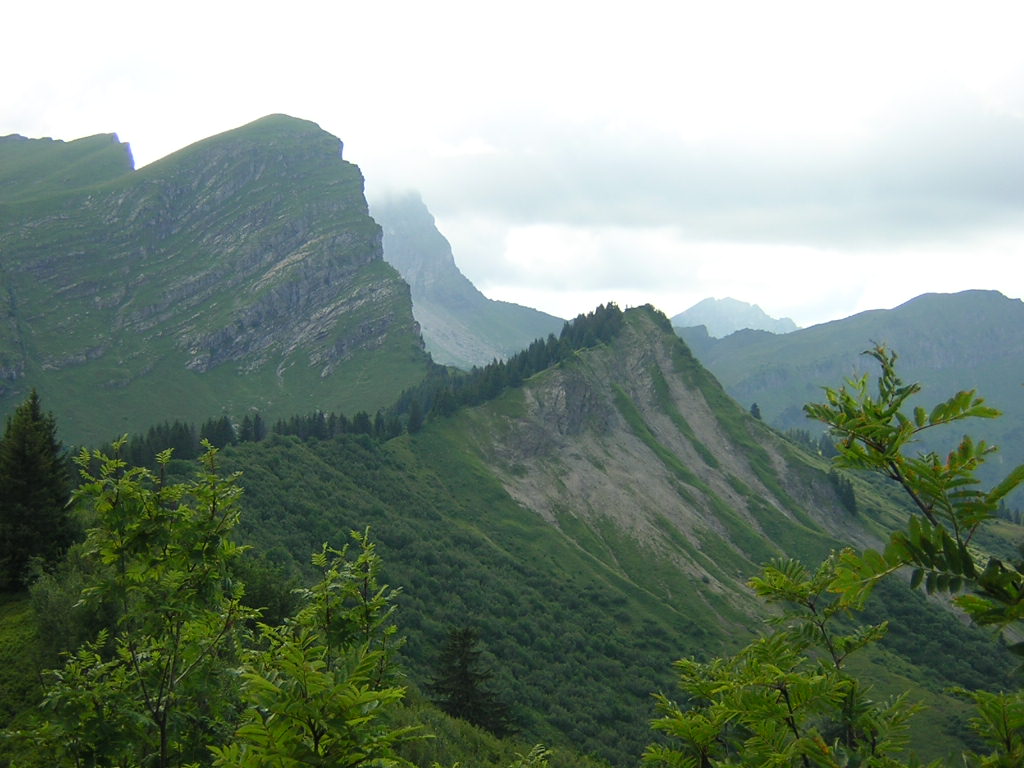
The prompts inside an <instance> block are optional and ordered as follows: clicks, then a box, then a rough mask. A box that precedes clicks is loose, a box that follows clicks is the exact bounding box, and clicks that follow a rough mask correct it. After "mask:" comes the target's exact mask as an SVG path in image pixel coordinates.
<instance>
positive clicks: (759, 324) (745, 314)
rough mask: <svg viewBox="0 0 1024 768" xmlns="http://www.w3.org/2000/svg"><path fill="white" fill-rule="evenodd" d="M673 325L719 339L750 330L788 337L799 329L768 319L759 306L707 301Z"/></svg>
mask: <svg viewBox="0 0 1024 768" xmlns="http://www.w3.org/2000/svg"><path fill="white" fill-rule="evenodd" d="M672 325H673V326H676V327H678V328H692V327H695V326H699V325H703V326H704V327H705V328H706V329H707V332H708V335H709V336H713V337H714V338H716V339H720V338H722V337H723V336H728V335H729V334H730V333H734V332H736V331H742V330H744V329H747V328H749V329H752V330H756V331H770V332H771V333H789V332H790V331H795V330H796V327H797V326H796V323H794V322H793V321H792V320H790V319H789V318H788V317H783V318H780V319H776V318H774V317H770V316H769V315H767V314H766V313H765V312H764V310H762V309H761V308H760V307H759V306H757V305H756V304H747V303H746V302H744V301H738V300H737V299H731V298H724V299H711V298H709V299H704V300H703V301H700V302H698V303H696V304H694V305H693V306H692V307H690V308H689V309H688V310H686V311H685V312H680V313H679V314H678V315H676V316H675V317H673V318H672Z"/></svg>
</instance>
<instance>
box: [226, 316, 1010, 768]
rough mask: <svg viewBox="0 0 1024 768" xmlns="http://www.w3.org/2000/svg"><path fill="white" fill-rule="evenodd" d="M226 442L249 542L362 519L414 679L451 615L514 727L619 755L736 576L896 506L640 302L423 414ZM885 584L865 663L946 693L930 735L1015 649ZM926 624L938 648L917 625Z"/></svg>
mask: <svg viewBox="0 0 1024 768" xmlns="http://www.w3.org/2000/svg"><path fill="white" fill-rule="evenodd" d="M225 455H226V457H227V458H228V460H229V465H230V468H232V469H240V470H242V471H243V474H242V482H243V484H244V485H245V488H246V493H245V498H246V500H247V501H246V505H247V507H246V514H245V522H244V526H245V528H246V536H247V541H250V542H251V543H253V544H254V545H255V548H256V551H257V552H269V553H271V555H272V557H273V559H274V561H275V562H278V563H280V562H283V561H284V558H285V555H284V553H291V554H292V557H293V558H294V562H300V561H301V562H307V563H308V553H309V552H310V551H312V550H313V549H319V545H320V543H321V542H323V541H331V542H335V543H337V542H340V541H343V540H344V539H345V537H346V536H347V532H348V531H350V530H363V529H364V528H366V527H367V526H370V527H371V528H372V530H373V532H374V535H375V537H376V539H377V541H378V542H379V551H380V553H381V555H382V556H383V558H384V561H385V564H386V574H385V579H386V581H387V583H389V584H392V585H400V586H401V587H402V589H403V592H402V597H401V601H400V612H399V614H400V619H399V621H400V624H401V627H402V629H403V631H404V632H405V634H406V635H407V636H408V645H407V646H406V649H405V652H404V653H405V656H404V658H405V660H406V666H407V669H408V670H409V674H410V680H411V681H412V682H413V683H415V684H417V685H422V684H424V683H425V682H426V681H428V680H429V679H430V675H431V671H432V666H431V665H432V663H433V661H434V659H435V658H436V655H437V651H438V649H439V648H440V647H441V645H442V644H443V642H444V638H445V636H446V633H447V631H448V629H449V628H451V627H461V626H470V627H472V628H474V629H476V630H478V631H479V634H480V637H481V639H482V640H483V642H484V644H485V646H484V647H485V649H486V656H485V658H486V659H487V660H488V661H489V663H490V665H491V666H492V668H493V669H494V671H495V682H496V684H497V685H498V686H500V690H501V692H502V694H503V697H504V698H506V699H507V700H510V701H513V702H515V707H514V710H515V712H514V714H515V716H516V719H517V722H518V724H519V726H520V729H521V731H522V734H523V738H526V739H530V740H540V741H543V742H544V743H546V744H549V745H553V746H558V745H566V744H571V745H573V746H574V747H575V748H576V749H578V750H580V751H582V752H584V753H591V754H596V755H599V756H601V757H603V758H605V759H608V760H610V761H612V762H613V763H614V764H616V765H634V764H635V763H636V759H637V756H638V755H639V754H640V751H641V749H642V747H643V745H644V744H645V743H647V742H649V741H650V740H651V732H650V729H649V720H650V718H651V715H652V711H651V693H652V692H655V691H664V692H666V693H668V694H669V695H674V694H675V693H676V692H675V691H674V689H673V686H672V674H671V664H672V661H674V660H675V659H677V658H680V657H684V656H691V655H693V656H697V657H698V658H707V657H708V655H715V654H720V653H725V652H727V651H728V650H729V649H733V648H735V647H737V645H739V644H741V643H742V642H744V640H745V639H747V638H749V637H750V636H751V634H752V633H754V632H756V631H757V630H758V629H759V627H760V626H761V617H762V616H763V615H764V606H762V605H761V604H759V603H758V602H757V601H756V600H755V599H754V597H753V595H752V593H751V591H750V590H749V588H748V587H747V586H746V580H747V579H748V578H749V577H751V576H752V575H754V574H755V573H756V572H757V570H758V567H759V565H760V564H762V563H764V562H765V561H767V560H768V559H769V558H771V557H773V556H775V555H779V554H782V553H786V554H788V555H791V556H796V557H800V558H801V559H803V560H804V561H805V562H807V563H812V564H813V563H817V562H818V561H819V560H820V559H821V558H822V557H823V556H824V555H825V554H826V553H828V552H829V551H830V550H832V549H834V548H838V547H840V546H844V545H854V546H862V545H865V544H869V543H872V542H877V541H878V540H879V537H880V536H881V535H882V533H883V532H884V531H885V530H886V528H887V527H889V526H891V525H892V524H893V523H894V521H895V520H897V519H898V516H901V515H902V514H903V513H902V512H901V511H900V502H899V500H898V497H896V496H895V495H894V494H893V491H892V489H890V488H888V487H886V486H882V485H878V484H874V483H869V482H866V481H865V480H863V479H861V478H852V480H851V482H852V484H853V486H854V488H855V493H856V495H857V499H858V507H859V509H860V510H861V512H858V513H856V514H854V513H851V512H850V511H849V510H848V508H847V507H846V506H844V503H843V502H842V500H841V499H840V497H839V495H838V493H837V489H836V486H835V484H834V482H833V480H832V479H831V478H830V476H829V465H828V464H827V463H826V462H825V461H824V460H823V459H821V458H820V457H817V456H809V455H807V454H804V453H803V452H801V451H800V450H799V449H798V448H797V447H796V446H795V445H794V444H793V443H791V442H789V441H787V440H785V439H783V438H782V437H780V436H779V435H778V434H777V433H775V432H774V431H773V430H771V429H770V428H768V427H767V426H766V425H765V424H764V423H762V422H759V421H757V420H755V419H753V418H752V417H750V416H749V414H748V413H747V412H746V409H745V408H743V407H740V406H739V405H737V404H736V403H735V402H734V401H732V400H731V399H730V398H729V397H728V396H727V395H726V393H725V392H724V391H723V390H722V388H721V386H720V385H719V384H718V383H717V382H716V381H715V379H714V378H713V377H712V376H711V375H710V374H709V373H708V372H707V370H705V369H704V368H703V367H702V366H701V365H700V364H699V363H698V362H697V361H696V360H695V359H694V358H693V356H692V355H691V354H690V352H689V350H688V349H687V347H686V346H685V344H684V343H683V342H682V341H680V340H679V339H678V338H677V337H676V336H675V335H674V334H673V333H672V332H671V329H670V327H669V325H668V321H667V319H666V318H665V317H664V316H661V315H658V314H657V313H655V312H654V311H653V310H650V309H647V308H638V309H634V310H629V311H627V312H626V313H624V315H623V319H622V327H621V328H620V329H619V331H618V332H617V333H616V334H615V335H614V337H612V338H611V339H610V340H609V341H607V342H602V343H595V344H594V345H592V346H590V347H587V348H582V349H578V350H577V351H575V352H572V353H570V354H568V355H566V356H564V357H563V358H562V360H561V362H559V363H558V364H557V365H554V366H552V367H549V368H546V369H544V370H541V371H540V372H538V373H536V374H534V375H532V376H530V377H529V378H527V379H525V380H524V381H522V383H521V384H520V385H519V386H515V387H510V388H506V389H505V390H504V391H503V392H502V393H501V394H500V395H498V396H497V397H496V398H494V399H492V400H490V401H488V402H485V403H482V404H480V405H478V406H474V407H468V408H461V409H459V410H457V411H456V412H454V413H453V414H452V415H451V416H447V417H442V416H437V415H435V416H434V417H433V418H432V419H430V420H429V421H428V422H427V424H426V425H425V427H424V428H423V429H422V430H421V431H419V432H416V433H415V434H411V435H409V434H406V435H403V436H402V437H400V438H396V439H393V440H390V441H388V442H386V443H376V442H373V441H371V440H369V439H368V438H366V437H365V436H361V437H353V436H344V437H342V438H337V439H332V440H310V441H308V442H302V441H300V440H299V439H298V438H295V437H283V436H280V435H277V436H272V437H271V438H270V439H268V440H266V441H264V442H260V443H249V444H244V445H240V446H237V447H234V448H230V449H228V450H227V451H226V453H225ZM1007 525H1008V524H1007ZM877 599H878V601H879V603H880V604H881V605H882V606H884V608H882V609H881V615H882V616H886V615H890V616H891V615H892V613H894V612H899V613H900V615H903V616H906V615H908V614H907V613H906V612H910V614H912V615H913V617H914V618H912V619H911V620H910V621H909V622H906V623H901V622H894V624H896V625H899V626H903V627H904V632H903V633H900V632H898V630H897V629H894V630H893V632H892V635H893V637H892V639H891V641H890V640H887V641H886V644H883V646H882V647H881V648H879V650H878V652H877V653H873V654H872V656H871V658H870V659H866V660H865V663H866V664H867V666H868V668H869V670H870V674H871V676H872V677H873V679H874V680H875V681H876V682H877V683H878V685H879V686H880V690H883V691H885V692H886V694H885V695H888V693H889V692H892V691H894V690H900V689H902V688H905V687H908V686H910V687H913V688H914V689H915V693H914V695H915V696H919V697H921V698H923V699H924V700H926V701H928V702H929V703H931V704H933V705H934V706H935V707H936V709H935V711H934V712H933V713H932V714H930V715H923V716H922V717H923V718H924V719H923V720H922V723H923V726H924V730H923V731H922V732H921V735H920V737H919V742H920V744H917V746H919V747H922V748H924V749H925V750H926V754H932V755H939V754H943V752H944V751H945V750H948V749H951V748H955V745H956V743H957V739H958V738H959V736H958V735H957V734H958V733H962V731H961V730H958V729H960V728H961V727H962V723H959V721H958V720H957V717H958V716H959V715H960V713H962V712H963V705H962V704H960V703H957V702H955V701H953V700H952V699H949V698H947V697H945V696H944V695H943V694H941V693H940V692H941V690H942V689H943V687H944V686H946V685H949V684H952V683H954V682H957V681H960V682H962V683H963V684H968V685H970V684H973V682H974V681H971V680H970V676H971V675H974V674H977V675H979V676H980V679H986V678H985V675H994V676H995V677H998V674H999V673H998V672H997V671H996V672H994V671H993V670H998V669H1000V668H1002V669H1008V668H1010V667H1011V666H1012V664H1010V663H1009V662H1008V656H1006V655H1005V654H1003V653H1002V652H998V653H993V654H983V653H978V654H973V653H971V652H968V653H967V654H966V655H964V653H961V652H959V651H954V650H953V649H955V648H961V649H963V648H975V649H977V648H989V647H990V644H991V641H990V639H989V638H988V636H987V635H985V634H984V633H983V632H982V631H980V630H976V629H971V628H969V627H964V626H963V625H961V624H960V623H959V622H958V621H957V620H956V619H955V618H954V617H953V616H952V615H951V614H947V613H945V612H943V611H936V610H934V609H929V608H928V607H927V606H926V603H925V601H924V599H923V598H921V597H920V596H919V595H917V594H914V593H909V592H907V591H906V590H905V588H903V589H901V588H900V587H899V585H896V584H894V585H891V591H886V590H882V591H880V593H879V595H878V596H877ZM890 611H891V612H890ZM925 626H927V627H928V632H929V633H930V637H933V638H935V640H936V642H937V643H938V644H939V647H938V648H934V647H933V644H927V645H926V644H923V643H921V642H920V641H919V640H917V641H916V640H914V638H913V630H914V628H915V627H925ZM907 628H909V629H907ZM949 638H955V640H952V639H949ZM947 641H948V642H947ZM924 650H927V653H924V652H923V651H924ZM965 659H966V660H967V661H966V663H965V661H964V660H965ZM1000 665H1003V666H1002V667H1000ZM907 676H910V677H909V678H908V677H907ZM924 679H927V680H928V681H929V683H928V686H927V687H926V688H925V687H921V685H920V681H921V680H924ZM987 679H988V680H989V681H990V682H991V680H992V679H993V678H992V677H989V678H987Z"/></svg>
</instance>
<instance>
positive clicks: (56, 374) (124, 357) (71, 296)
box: [0, 115, 428, 443]
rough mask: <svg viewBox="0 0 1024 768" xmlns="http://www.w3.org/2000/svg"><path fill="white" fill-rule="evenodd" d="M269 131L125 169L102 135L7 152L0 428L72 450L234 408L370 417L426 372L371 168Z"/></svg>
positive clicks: (331, 145) (296, 127) (291, 133)
mask: <svg viewBox="0 0 1024 768" xmlns="http://www.w3.org/2000/svg"><path fill="white" fill-rule="evenodd" d="M341 149H342V147H341V142H340V141H339V140H338V139H336V138H335V137H333V136H330V135H329V134H327V133H325V132H323V131H321V130H320V129H319V128H318V127H317V126H316V125H315V124H313V123H309V122H305V121H301V120H295V119H293V118H289V117H285V116H283V115H276V116H271V117H267V118H263V119H262V120H258V121H256V122H254V123H252V124H250V125H247V126H244V127H242V128H239V129H236V130H234V131H229V132H227V133H225V134H222V135H220V136H215V137H213V138H210V139H207V140H205V141H202V142H199V143H197V144H195V145H193V146H191V147H188V148H186V149H183V150H181V151H179V152H177V153H175V154H173V155H171V156H169V157H166V158H164V159H162V160H160V161H157V162H155V163H153V164H151V165H149V166H146V167H145V168H143V169H141V170H138V171H132V170H131V158H130V156H129V154H128V151H127V148H126V147H125V146H124V145H121V144H118V143H117V142H116V140H114V139H113V138H112V137H110V136H106V137H92V138H90V139H82V140H80V141H76V142H70V143H67V144H65V143H63V142H54V141H50V140H26V139H22V138H20V137H8V138H5V139H3V140H2V142H0V153H2V157H3V162H0V169H2V170H0V254H2V255H0V301H2V302H3V312H2V317H3V319H2V320H0V412H7V413H9V412H10V411H11V410H13V408H14V406H15V405H16V404H17V403H18V402H21V401H22V400H23V399H24V398H25V396H26V395H27V394H28V391H29V390H30V389H31V388H32V387H35V388H36V389H37V390H38V391H39V393H40V394H41V395H42V397H43V398H44V400H45V401H46V402H47V403H48V405H49V407H50V408H52V409H53V411H54V413H55V414H56V416H57V418H58V420H59V422H60V423H61V426H62V430H63V436H64V439H65V440H67V441H69V442H72V443H82V442H93V443H96V442H99V441H102V440H107V439H109V438H110V437H111V436H112V435H116V434H118V433H123V432H134V431H139V430H143V429H145V428H146V427H148V425H149V424H152V423H153V422H154V421H158V420H161V419H167V420H168V421H170V422H174V421H175V420H183V421H191V422H200V421H202V420H203V419H206V418H209V417H210V416H211V415H212V414H217V413H221V412H225V413H227V414H228V415H230V416H231V417H232V419H233V420H235V421H239V422H240V421H241V420H242V418H243V417H244V416H245V415H246V414H251V413H254V412H259V413H260V414H261V415H262V416H263V418H264V419H265V420H268V421H271V420H275V419H277V418H280V417H287V416H290V415H291V414H293V413H300V412H303V411H308V410H310V409H312V408H314V407H316V408H320V409H323V410H342V411H346V412H355V411H358V410H367V411H370V412H374V411H376V410H377V409H378V408H381V407H383V406H386V405H388V404H390V403H391V402H392V401H393V400H394V399H395V397H396V396H397V395H398V393H399V392H401V391H402V390H403V389H404V388H406V387H408V386H410V385H412V384H413V383H415V382H416V381H418V380H419V379H420V378H422V376H423V375H424V373H425V371H426V368H427V365H428V358H427V356H426V354H425V353H424V351H423V349H422V340H421V339H420V337H419V334H418V332H417V328H416V324H415V322H414V320H413V316H412V310H411V303H410V299H409V289H408V286H407V285H406V284H405V283H403V282H402V280H401V279H400V278H399V276H398V274H397V273H396V272H395V270H394V269H393V268H392V267H390V266H389V265H388V264H386V263H385V262H384V261H383V259H382V256H381V231H380V228H379V227H378V226H377V224H376V223H375V222H374V221H373V219H371V218H370V216H369V213H368V210H367V206H366V201H365V199H364V197H363V179H362V175H361V174H360V172H359V169H358V168H356V167H355V166H354V165H351V164H350V163H347V162H345V161H344V160H343V159H342V158H341Z"/></svg>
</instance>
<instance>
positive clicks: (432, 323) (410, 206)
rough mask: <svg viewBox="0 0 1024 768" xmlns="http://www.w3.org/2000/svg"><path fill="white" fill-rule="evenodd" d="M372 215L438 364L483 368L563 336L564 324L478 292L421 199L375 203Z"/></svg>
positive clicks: (386, 255)
mask: <svg viewBox="0 0 1024 768" xmlns="http://www.w3.org/2000/svg"><path fill="white" fill-rule="evenodd" d="M371 213H372V214H373V217H374V218H375V219H376V220H377V221H378V222H379V223H380V225H381V227H382V228H383V229H384V258H385V259H386V260H387V262H388V263H389V264H391V265H392V266H394V267H395V268H396V269H397V270H398V271H399V272H400V273H401V274H402V277H403V278H405V280H406V282H408V283H409V286H410V288H411V289H412V302H413V313H414V314H415V316H416V319H417V320H418V321H419V323H420V325H421V327H422V329H423V338H424V341H425V342H426V345H427V349H428V350H429V351H430V353H431V355H432V356H433V358H434V360H436V361H437V362H439V363H443V364H446V365H454V366H457V367H461V368H470V367H472V366H474V365H480V366H483V365H486V364H487V363H489V362H491V361H492V360H494V359H495V358H497V359H499V360H503V359H505V358H507V357H509V356H510V355H513V354H515V353H516V352H519V351H521V350H523V349H525V348H526V347H528V346H529V345H530V342H532V341H533V340H534V339H538V338H544V337H546V336H547V335H548V334H549V333H554V334H558V332H559V331H560V330H561V328H562V325H563V320H561V319H560V318H557V317H554V316H552V315H548V314H545V313H544V312H539V311H537V310H535V309H530V308H528V307H523V306H520V305H518V304H511V303H509V302H504V301H494V300H492V299H488V298H487V297H486V296H484V295H483V294H482V293H481V292H480V291H478V290H477V289H476V286H474V285H473V283H471V282H470V281H469V279H468V278H467V277H466V276H465V275H463V274H462V272H460V271H459V268H458V267H457V266H456V265H455V259H454V257H453V256H452V249H451V245H450V244H449V243H448V241H447V240H446V239H445V237H444V236H443V235H442V234H441V233H440V232H439V231H438V230H437V226H436V225H435V223H434V217H433V216H431V215H430V211H428V210H427V207H426V206H425V205H424V204H423V201H422V200H421V199H420V197H419V195H417V194H414V193H410V194H406V195H401V196H393V197H389V198H386V199H382V200H378V201H374V202H373V204H372V206H371Z"/></svg>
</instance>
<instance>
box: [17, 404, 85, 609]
mask: <svg viewBox="0 0 1024 768" xmlns="http://www.w3.org/2000/svg"><path fill="white" fill-rule="evenodd" d="M70 490H71V489H70V473H69V472H68V467H67V463H66V461H65V457H64V451H63V448H62V446H61V443H60V441H59V440H57V424H56V421H55V420H54V418H53V414H50V413H46V414H44V413H43V410H42V406H41V405H40V402H39V394H38V393H37V392H36V391H35V390H34V389H33V390H32V393H31V394H30V395H29V396H28V399H27V400H25V402H24V403H22V404H21V405H19V406H18V408H17V409H16V410H15V411H14V413H13V414H12V415H11V416H10V417H8V419H7V426H6V428H5V429H4V436H3V439H2V440H0V588H4V589H17V588H20V587H23V586H25V582H26V579H27V577H28V566H29V561H30V560H31V559H32V558H34V557H40V558H43V559H44V560H47V561H51V562H52V561H54V560H55V559H57V558H58V557H60V556H61V554H62V553H63V552H64V550H65V549H66V548H67V546H68V544H70V539H71V530H70V522H69V519H68V513H67V509H66V507H67V502H68V496H69V494H70Z"/></svg>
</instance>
